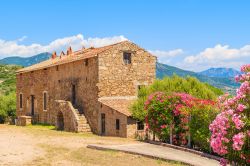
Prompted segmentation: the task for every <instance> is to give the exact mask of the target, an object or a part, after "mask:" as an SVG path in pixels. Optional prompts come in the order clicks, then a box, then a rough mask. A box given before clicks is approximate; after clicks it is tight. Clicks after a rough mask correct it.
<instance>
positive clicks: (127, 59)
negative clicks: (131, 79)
mask: <svg viewBox="0 0 250 166" xmlns="http://www.w3.org/2000/svg"><path fill="white" fill-rule="evenodd" d="M123 62H124V63H125V64H126V65H127V64H131V53H129V52H123Z"/></svg>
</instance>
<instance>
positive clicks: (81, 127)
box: [75, 109, 91, 133]
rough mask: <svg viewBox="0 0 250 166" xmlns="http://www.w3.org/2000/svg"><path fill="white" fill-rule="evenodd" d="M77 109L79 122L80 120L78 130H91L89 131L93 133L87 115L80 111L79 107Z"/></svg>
mask: <svg viewBox="0 0 250 166" xmlns="http://www.w3.org/2000/svg"><path fill="white" fill-rule="evenodd" d="M75 111H76V114H77V116H78V118H79V119H78V120H77V122H78V123H77V124H78V126H77V132H89V133H91V128H90V126H89V123H88V121H87V119H86V117H85V116H84V114H83V113H80V112H79V111H78V109H75Z"/></svg>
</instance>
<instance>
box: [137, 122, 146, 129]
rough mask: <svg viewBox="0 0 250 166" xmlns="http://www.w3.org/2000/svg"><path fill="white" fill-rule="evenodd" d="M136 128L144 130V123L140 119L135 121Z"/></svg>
mask: <svg viewBox="0 0 250 166" xmlns="http://www.w3.org/2000/svg"><path fill="white" fill-rule="evenodd" d="M137 130H144V123H143V122H142V121H138V122H137Z"/></svg>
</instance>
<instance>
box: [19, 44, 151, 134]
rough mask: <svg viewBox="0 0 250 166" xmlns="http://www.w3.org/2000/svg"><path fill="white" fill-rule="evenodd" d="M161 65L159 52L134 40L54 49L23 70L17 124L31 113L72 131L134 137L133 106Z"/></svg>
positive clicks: (35, 120) (37, 120)
mask: <svg viewBox="0 0 250 166" xmlns="http://www.w3.org/2000/svg"><path fill="white" fill-rule="evenodd" d="M155 70H156V57H155V56H153V55H151V54H150V53H149V52H147V51H146V50H144V49H142V48H140V47H139V46H137V45H136V44H134V43H132V42H130V41H124V42H120V43H117V44H113V45H109V46H105V47H100V48H93V47H91V48H87V49H85V48H83V49H81V50H79V51H75V52H73V51H72V50H71V48H69V49H68V50H67V53H66V54H64V53H63V52H62V53H61V54H60V55H58V56H57V55H56V53H53V55H52V57H51V58H50V59H49V60H47V61H43V62H41V63H39V64H35V65H33V66H30V67H26V68H23V69H21V70H19V71H17V73H16V77H17V85H16V88H17V92H16V93H17V116H18V121H17V124H19V125H22V121H23V119H25V118H27V117H28V118H27V119H30V117H31V119H32V122H33V123H47V124H52V125H55V126H56V127H57V128H58V129H61V130H66V131H76V132H85V131H86V132H89V131H92V132H93V133H96V134H99V135H108V136H120V137H132V136H133V135H134V134H135V132H136V130H137V128H138V124H137V122H136V120H134V119H133V118H132V117H131V113H130V112H129V107H130V105H131V104H132V102H133V101H134V100H135V99H136V98H137V93H138V89H139V88H140V87H141V86H145V85H149V84H151V83H152V82H153V81H154V79H155V75H156V71H155Z"/></svg>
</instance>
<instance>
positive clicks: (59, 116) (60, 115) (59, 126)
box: [57, 111, 64, 130]
mask: <svg viewBox="0 0 250 166" xmlns="http://www.w3.org/2000/svg"><path fill="white" fill-rule="evenodd" d="M57 130H64V119H63V113H62V112H61V111H59V112H58V114H57Z"/></svg>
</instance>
